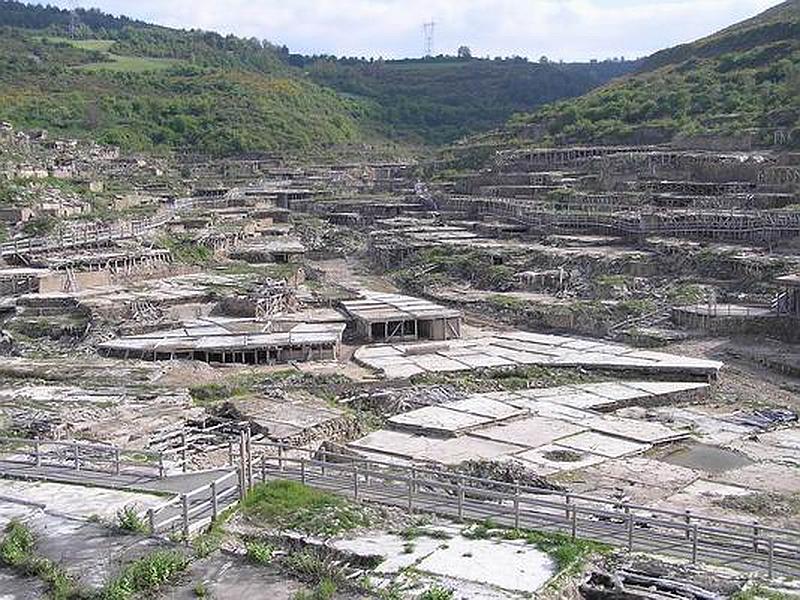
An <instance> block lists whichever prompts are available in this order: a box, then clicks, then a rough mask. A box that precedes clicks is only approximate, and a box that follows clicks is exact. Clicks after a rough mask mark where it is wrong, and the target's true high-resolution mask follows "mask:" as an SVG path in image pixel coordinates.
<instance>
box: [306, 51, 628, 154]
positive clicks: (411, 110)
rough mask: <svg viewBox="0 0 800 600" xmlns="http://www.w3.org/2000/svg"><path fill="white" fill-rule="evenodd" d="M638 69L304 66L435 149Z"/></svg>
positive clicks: (443, 61)
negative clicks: (521, 112)
mask: <svg viewBox="0 0 800 600" xmlns="http://www.w3.org/2000/svg"><path fill="white" fill-rule="evenodd" d="M293 62H294V63H295V64H297V62H298V61H297V60H296V59H295V60H294V61H293ZM635 64H636V63H634V62H623V61H610V60H609V61H602V62H592V63H566V64H562V63H554V62H545V61H543V62H529V61H528V60H526V59H522V58H508V59H494V60H488V59H477V58H471V57H469V58H468V57H464V58H456V57H433V58H424V59H418V60H397V61H380V60H378V61H363V60H356V59H338V60H337V59H332V58H327V59H326V58H319V59H316V60H313V59H311V60H309V59H305V60H304V61H302V66H303V67H304V68H305V69H306V71H307V72H308V73H309V75H310V76H311V78H312V79H313V80H314V81H316V82H318V83H321V84H324V85H326V86H330V87H332V88H333V89H335V90H337V91H339V92H342V93H345V94H348V95H350V96H351V97H354V98H358V99H363V100H368V101H369V102H370V103H374V106H375V113H374V114H375V117H376V118H377V120H378V121H379V123H380V126H381V128H382V130H383V131H385V132H386V133H387V134H388V135H390V136H395V137H401V138H407V139H412V140H419V141H422V142H425V143H429V144H441V143H447V142H451V141H453V140H455V139H458V138H460V137H463V136H465V135H468V134H470V133H474V132H476V131H484V130H487V129H491V128H494V127H498V126H500V125H502V124H503V123H505V121H506V120H508V118H509V117H510V116H511V115H513V114H514V113H516V112H519V111H530V110H532V109H534V108H536V107H537V106H541V105H542V104H545V103H547V102H552V101H554V100H558V99H561V98H569V97H573V96H578V95H580V94H583V93H584V92H586V91H588V90H590V89H592V88H594V87H596V86H598V85H601V84H603V83H605V82H607V81H609V80H610V79H612V78H614V77H619V76H620V75H623V74H625V73H627V72H629V71H631V70H632V69H633V68H634V66H635Z"/></svg>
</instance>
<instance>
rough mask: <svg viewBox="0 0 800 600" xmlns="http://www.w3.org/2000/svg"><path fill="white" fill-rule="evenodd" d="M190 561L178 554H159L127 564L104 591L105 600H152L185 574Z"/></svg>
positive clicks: (155, 553) (167, 552)
mask: <svg viewBox="0 0 800 600" xmlns="http://www.w3.org/2000/svg"><path fill="white" fill-rule="evenodd" d="M188 566H189V559H188V558H187V557H186V556H185V555H184V554H183V553H182V552H179V551H178V550H156V551H155V552H151V553H150V554H147V555H146V556H143V557H142V558H140V559H138V560H135V561H133V562H132V563H130V564H128V565H127V566H126V567H125V568H124V569H123V570H122V572H121V573H120V574H119V575H118V576H117V577H116V578H114V579H113V580H111V581H110V582H109V583H108V584H107V585H106V587H105V588H104V589H103V593H102V597H103V599H104V600H128V599H129V598H134V597H136V596H146V597H152V596H153V595H154V592H155V591H156V590H157V589H158V588H159V587H161V586H163V585H164V584H166V583H169V582H170V581H173V580H174V579H175V577H176V576H177V575H178V574H179V573H182V572H183V571H185V570H186V568H187V567H188Z"/></svg>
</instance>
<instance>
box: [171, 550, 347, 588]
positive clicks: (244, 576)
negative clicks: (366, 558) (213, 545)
mask: <svg viewBox="0 0 800 600" xmlns="http://www.w3.org/2000/svg"><path fill="white" fill-rule="evenodd" d="M181 581H182V582H183V581H185V582H186V583H184V584H182V585H179V586H177V587H173V588H171V589H170V590H169V591H168V592H167V594H168V596H165V597H168V598H169V599H170V600H193V599H195V598H197V594H196V593H195V586H196V585H197V583H198V582H202V583H203V586H204V587H205V589H206V591H207V596H208V597H209V598H252V599H253V600H258V599H264V600H292V599H293V598H297V597H298V594H300V593H301V592H306V593H308V594H310V593H311V592H310V591H309V589H308V586H306V585H304V584H303V583H301V582H300V581H298V580H297V579H295V578H292V577H289V576H287V575H286V574H284V573H281V571H280V570H279V569H277V568H276V567H274V566H272V565H255V564H252V563H248V562H246V561H244V560H241V559H236V558H232V557H230V556H226V555H223V554H220V553H216V554H214V555H212V556H210V557H208V558H206V559H204V560H199V561H194V562H193V563H192V564H191V566H190V568H189V571H188V573H187V574H186V576H184V577H182V578H181ZM337 598H338V596H337Z"/></svg>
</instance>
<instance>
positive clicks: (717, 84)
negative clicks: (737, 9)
mask: <svg viewBox="0 0 800 600" xmlns="http://www.w3.org/2000/svg"><path fill="white" fill-rule="evenodd" d="M509 131H510V132H511V133H516V134H517V135H523V136H524V137H527V138H534V139H536V140H538V141H540V142H544V143H616V142H664V141H669V140H673V139H677V138H682V137H684V138H686V137H689V138H691V137H693V136H718V137H720V138H724V137H729V138H741V137H749V138H752V139H754V140H755V141H756V143H761V144H772V143H779V144H785V145H787V146H793V147H800V0H790V1H788V2H784V3H783V4H780V5H778V6H776V7H774V8H772V9H770V10H768V11H766V12H764V13H762V14H761V15H758V16H757V17H754V18H752V19H748V20H747V21H743V22H742V23H739V24H737V25H734V26H732V27H729V28H727V29H724V30H722V31H720V32H718V33H716V34H714V35H711V36H709V37H707V38H703V39H701V40H698V41H696V42H693V43H690V44H683V45H681V46H676V47H675V48H670V49H667V50H663V51H661V52H657V53H655V54H654V55H652V56H650V57H649V58H647V59H645V60H644V61H643V62H642V65H641V67H640V68H639V71H638V72H637V73H636V74H634V75H631V76H627V77H625V78H622V79H621V80H618V81H615V82H612V83H610V84H608V85H606V86H604V87H602V88H600V89H598V90H595V91H593V92H590V93H588V94H586V95H585V96H582V97H580V98H576V99H573V100H567V101H562V102H557V103H554V104H551V105H548V106H545V107H543V108H542V109H540V110H538V111H536V112H533V113H529V114H525V115H520V116H517V117H515V118H514V119H513V120H512V121H511V123H510V126H509Z"/></svg>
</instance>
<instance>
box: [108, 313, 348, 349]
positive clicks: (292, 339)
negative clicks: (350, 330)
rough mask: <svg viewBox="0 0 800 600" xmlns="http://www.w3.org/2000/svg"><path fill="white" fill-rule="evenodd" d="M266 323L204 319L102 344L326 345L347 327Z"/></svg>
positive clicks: (166, 346) (112, 346)
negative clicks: (273, 327) (277, 328)
mask: <svg viewBox="0 0 800 600" xmlns="http://www.w3.org/2000/svg"><path fill="white" fill-rule="evenodd" d="M264 325H265V324H264V323H260V322H256V321H252V320H248V319H204V320H201V321H197V322H192V323H187V324H186V326H185V327H182V328H180V329H171V330H164V331H154V332H151V333H145V334H141V335H130V336H124V337H121V338H118V339H115V340H110V341H108V342H104V343H102V344H100V346H99V347H100V348H101V349H107V350H131V351H142V352H164V353H166V352H188V351H194V350H203V351H207V352H214V351H243V350H254V349H259V348H268V347H277V346H297V345H301V346H302V345H306V344H308V345H325V344H335V343H337V342H339V341H340V340H341V337H342V332H343V331H344V328H345V324H344V323H298V324H297V325H295V326H294V327H292V328H291V329H290V330H289V331H287V332H280V333H267V332H263V331H260V330H259V328H263V327H264ZM248 330H249V331H248Z"/></svg>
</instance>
